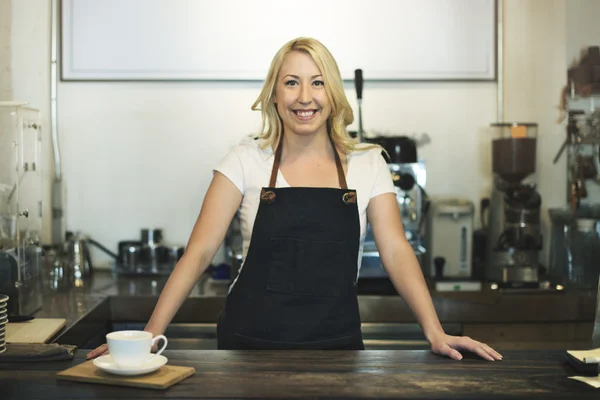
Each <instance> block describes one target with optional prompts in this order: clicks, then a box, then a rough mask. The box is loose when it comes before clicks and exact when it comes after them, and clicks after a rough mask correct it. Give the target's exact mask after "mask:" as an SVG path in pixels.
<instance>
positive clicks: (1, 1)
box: [0, 0, 12, 101]
mask: <svg viewBox="0 0 600 400" xmlns="http://www.w3.org/2000/svg"><path fill="white" fill-rule="evenodd" d="M11 17H12V15H11V0H0V101H3V100H9V99H12V73H11V72H12V68H11V65H10V62H11V58H12V57H11V43H10V38H11V21H12V18H11Z"/></svg>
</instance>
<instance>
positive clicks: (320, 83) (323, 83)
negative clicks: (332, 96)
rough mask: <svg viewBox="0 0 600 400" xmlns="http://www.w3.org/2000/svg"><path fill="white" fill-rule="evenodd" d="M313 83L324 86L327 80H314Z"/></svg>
mask: <svg viewBox="0 0 600 400" xmlns="http://www.w3.org/2000/svg"><path fill="white" fill-rule="evenodd" d="M313 85H316V86H324V85H325V82H323V81H314V82H313Z"/></svg>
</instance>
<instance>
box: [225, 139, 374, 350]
mask: <svg viewBox="0 0 600 400" xmlns="http://www.w3.org/2000/svg"><path fill="white" fill-rule="evenodd" d="M282 142H283V138H282V139H281V140H280V141H279V145H278V146H277V150H276V151H275V159H274V162H273V170H272V171H271V181H270V184H269V187H268V188H263V189H262V191H261V199H260V205H259V207H258V212H257V214H256V220H255V222H254V228H253V230H252V237H251V240H250V247H249V249H248V254H247V257H246V260H245V262H244V265H243V268H242V270H241V272H240V274H239V276H238V278H237V281H236V282H235V284H234V285H233V287H232V288H231V291H230V293H229V295H228V296H227V300H226V303H225V309H224V310H223V312H222V313H221V315H220V316H219V321H218V324H217V337H218V348H219V349H227V350H233V349H238V350H239V349H350V350H362V349H364V345H363V341H362V333H361V321H360V315H359V309H358V299H357V293H356V280H357V273H358V271H357V269H358V266H357V261H358V252H359V242H360V220H359V213H358V207H357V202H356V200H357V199H356V191H355V190H349V189H348V187H347V185H346V178H345V177H344V170H343V168H342V163H341V161H340V157H339V155H338V153H337V151H336V149H335V146H334V145H333V142H332V146H334V147H333V149H334V154H335V163H336V167H337V171H338V178H339V183H340V186H341V189H334V188H311V187H290V188H276V187H275V182H276V179H277V173H278V171H279V164H280V162H281V152H282Z"/></svg>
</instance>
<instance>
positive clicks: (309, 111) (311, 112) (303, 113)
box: [294, 110, 316, 118]
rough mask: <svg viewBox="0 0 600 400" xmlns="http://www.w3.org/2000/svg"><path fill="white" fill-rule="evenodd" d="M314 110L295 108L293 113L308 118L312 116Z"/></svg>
mask: <svg viewBox="0 0 600 400" xmlns="http://www.w3.org/2000/svg"><path fill="white" fill-rule="evenodd" d="M315 112H316V111H315V110H308V111H303V110H295V111H294V113H295V114H296V115H297V116H299V117H302V118H309V117H312V116H313V115H314V114H315Z"/></svg>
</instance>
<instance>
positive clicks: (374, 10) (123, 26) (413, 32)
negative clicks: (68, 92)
mask: <svg viewBox="0 0 600 400" xmlns="http://www.w3.org/2000/svg"><path fill="white" fill-rule="evenodd" d="M299 36H310V37H314V38H316V39H318V40H320V41H321V42H323V44H325V46H327V47H328V48H329V50H330V51H331V52H332V53H333V55H334V57H335V58H336V60H337V61H338V65H339V67H340V70H341V72H342V76H343V78H344V79H353V78H354V70H355V69H358V68H360V69H363V70H364V76H365V79H367V80H369V79H377V80H493V79H495V72H496V56H495V55H496V2H495V1H494V0H418V1H417V0H303V1H301V2H296V1H287V0H252V1H249V0H217V1H215V0H210V1H209V0H63V1H62V33H61V38H62V79H63V80H262V79H264V78H265V76H266V73H267V70H268V67H269V64H270V62H271V60H272V58H273V56H274V55H275V53H276V52H277V50H278V49H279V48H280V47H281V46H282V45H283V44H284V43H285V42H287V41H288V40H290V39H293V38H296V37H299Z"/></svg>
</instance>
